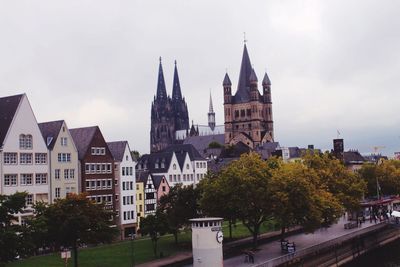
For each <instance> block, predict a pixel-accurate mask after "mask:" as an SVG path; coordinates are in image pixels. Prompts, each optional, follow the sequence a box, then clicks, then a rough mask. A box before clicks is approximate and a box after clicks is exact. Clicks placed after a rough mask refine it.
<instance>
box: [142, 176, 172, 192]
mask: <svg viewBox="0 0 400 267" xmlns="http://www.w3.org/2000/svg"><path fill="white" fill-rule="evenodd" d="M169 181H170V182H172V174H170V175H169ZM136 190H139V188H136Z"/></svg>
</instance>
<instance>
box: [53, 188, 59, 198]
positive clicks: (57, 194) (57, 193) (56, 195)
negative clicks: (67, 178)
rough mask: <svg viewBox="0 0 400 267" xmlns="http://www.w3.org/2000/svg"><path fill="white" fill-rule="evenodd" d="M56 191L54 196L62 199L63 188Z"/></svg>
mask: <svg viewBox="0 0 400 267" xmlns="http://www.w3.org/2000/svg"><path fill="white" fill-rule="evenodd" d="M55 189H56V190H55V194H54V196H55V197H56V198H60V196H61V188H60V187H56V188H55Z"/></svg>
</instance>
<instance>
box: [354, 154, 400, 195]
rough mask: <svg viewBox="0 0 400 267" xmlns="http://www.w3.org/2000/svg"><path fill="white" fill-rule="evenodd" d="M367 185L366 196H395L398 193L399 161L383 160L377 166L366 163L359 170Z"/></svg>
mask: <svg viewBox="0 0 400 267" xmlns="http://www.w3.org/2000/svg"><path fill="white" fill-rule="evenodd" d="M359 174H360V176H361V178H362V179H363V180H364V181H365V182H366V184H367V196H369V197H372V196H376V195H377V189H378V188H377V187H378V184H379V194H385V195H396V194H399V193H400V161H399V160H385V161H382V162H381V163H379V164H372V163H366V164H364V165H363V166H362V167H361V169H360V170H359Z"/></svg>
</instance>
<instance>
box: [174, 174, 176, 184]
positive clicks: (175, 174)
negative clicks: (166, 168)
mask: <svg viewBox="0 0 400 267" xmlns="http://www.w3.org/2000/svg"><path fill="white" fill-rule="evenodd" d="M174 182H176V174H174Z"/></svg>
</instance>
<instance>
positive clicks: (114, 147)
mask: <svg viewBox="0 0 400 267" xmlns="http://www.w3.org/2000/svg"><path fill="white" fill-rule="evenodd" d="M107 145H108V148H109V149H110V151H111V154H112V155H113V157H114V161H115V162H114V168H115V170H114V171H115V210H116V213H117V223H118V225H119V226H120V229H121V239H125V238H130V235H131V234H134V233H135V232H136V229H135V228H136V227H137V218H136V201H135V197H136V177H135V165H136V163H135V162H134V161H133V159H132V156H131V151H130V148H129V144H128V142H127V141H117V142H108V143H107Z"/></svg>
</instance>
